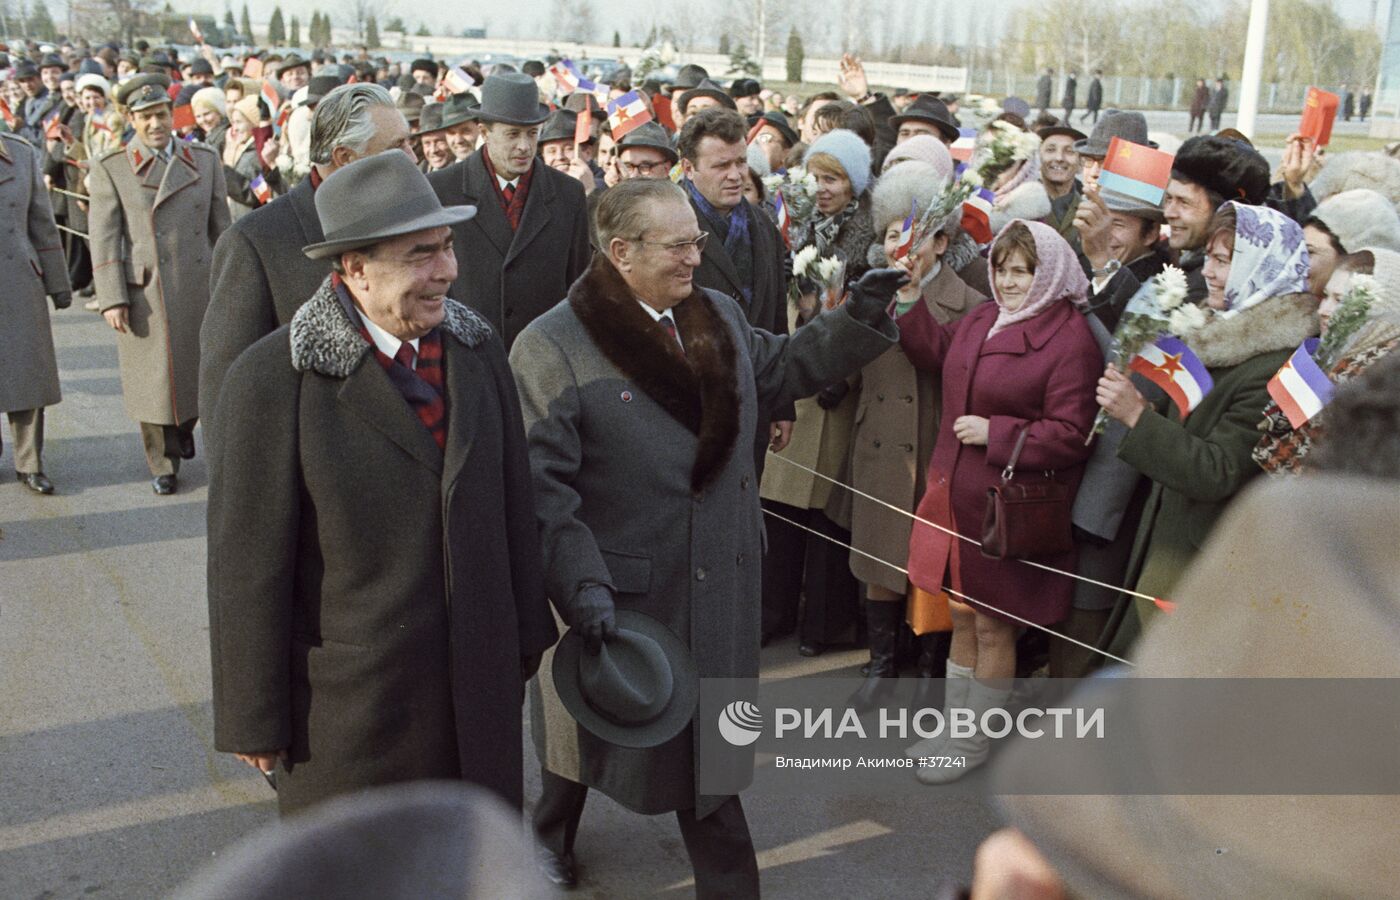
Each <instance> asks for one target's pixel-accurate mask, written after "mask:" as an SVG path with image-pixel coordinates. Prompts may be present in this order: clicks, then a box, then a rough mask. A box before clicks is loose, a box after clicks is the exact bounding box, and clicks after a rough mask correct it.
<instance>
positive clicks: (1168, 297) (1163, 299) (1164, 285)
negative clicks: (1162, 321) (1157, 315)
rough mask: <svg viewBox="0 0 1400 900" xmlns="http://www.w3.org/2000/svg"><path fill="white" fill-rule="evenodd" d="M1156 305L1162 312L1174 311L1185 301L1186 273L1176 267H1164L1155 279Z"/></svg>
mask: <svg viewBox="0 0 1400 900" xmlns="http://www.w3.org/2000/svg"><path fill="white" fill-rule="evenodd" d="M1156 282H1157V284H1156V293H1157V305H1158V306H1159V307H1161V308H1162V309H1163V310H1166V311H1171V310H1173V309H1176V308H1177V307H1178V306H1180V305H1181V304H1182V301H1184V300H1185V299H1186V273H1185V272H1183V271H1181V270H1180V269H1178V268H1177V267H1176V266H1166V267H1165V268H1163V269H1162V271H1161V272H1160V273H1159V274H1158V275H1157V278H1156Z"/></svg>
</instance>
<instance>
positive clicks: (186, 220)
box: [88, 75, 229, 495]
mask: <svg viewBox="0 0 1400 900" xmlns="http://www.w3.org/2000/svg"><path fill="white" fill-rule="evenodd" d="M169 87H170V79H169V78H167V77H166V76H164V75H137V76H135V77H133V78H130V79H128V80H127V81H126V82H124V83H123V84H122V85H121V86H120V87H118V88H117V89H116V92H115V95H116V96H115V99H116V101H117V104H118V106H120V107H122V108H123V110H124V111H125V112H126V114H127V121H128V122H129V123H130V125H131V126H132V127H133V129H134V130H135V136H134V137H133V138H132V139H131V141H130V142H129V143H128V144H127V145H126V148H125V149H121V150H113V151H112V152H110V153H108V154H107V155H106V156H103V157H102V158H100V159H98V160H96V161H94V162H93V163H92V166H91V168H90V170H89V173H88V192H89V193H90V194H91V199H90V204H91V205H90V208H89V211H88V231H89V235H90V237H89V241H90V243H91V247H92V273H93V274H92V278H93V285H94V287H95V288H96V293H97V303H98V309H100V310H101V311H102V315H103V317H104V318H105V319H106V320H107V324H108V325H110V326H111V327H112V329H113V330H115V331H116V332H117V350H118V354H119V356H120V358H121V374H122V395H123V398H124V400H125V406H126V411H127V414H128V415H130V416H131V417H132V418H133V419H135V420H136V421H137V422H140V423H141V442H142V444H143V446H144V448H145V451H146V463H147V465H148V466H149V467H150V470H151V475H152V476H154V478H153V481H152V482H151V487H152V489H153V490H154V491H155V492H156V493H157V494H161V495H165V494H173V493H175V490H176V487H177V481H176V474H177V473H178V472H179V470H180V460H182V459H192V458H193V457H194V426H195V422H196V421H197V420H198V418H199V412H200V406H199V378H198V376H199V329H200V326H201V325H202V323H203V321H204V310H205V308H206V307H207V306H208V303H209V260H210V258H211V256H212V255H213V250H214V243H215V242H216V241H217V240H218V239H219V235H221V234H222V233H223V231H224V229H226V228H227V227H228V225H229V208H228V203H227V189H226V186H225V184H224V167H223V163H222V162H221V161H220V159H219V157H218V155H217V154H216V153H215V152H214V151H213V150H212V149H211V148H209V147H208V146H206V145H204V144H201V143H198V142H193V143H187V142H185V141H176V140H175V138H174V128H173V127H172V125H173V123H172V119H171V102H170V95H169V94H168V93H167V90H168V89H169Z"/></svg>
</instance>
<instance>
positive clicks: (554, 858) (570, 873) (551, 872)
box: [535, 847, 578, 888]
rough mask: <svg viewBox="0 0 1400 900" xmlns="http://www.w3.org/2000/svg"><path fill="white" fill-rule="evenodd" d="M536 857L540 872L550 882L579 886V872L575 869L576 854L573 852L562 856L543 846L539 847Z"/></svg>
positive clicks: (563, 885)
mask: <svg viewBox="0 0 1400 900" xmlns="http://www.w3.org/2000/svg"><path fill="white" fill-rule="evenodd" d="M535 859H536V861H537V862H538V863H539V867H540V874H542V875H543V876H544V877H545V879H546V880H548V881H549V883H550V884H554V885H558V886H559V887H562V888H575V887H578V873H577V872H575V871H574V855H573V854H572V853H568V854H565V855H564V856H560V855H559V854H557V853H554V852H552V851H550V850H546V849H544V848H543V847H538V848H536V856H535Z"/></svg>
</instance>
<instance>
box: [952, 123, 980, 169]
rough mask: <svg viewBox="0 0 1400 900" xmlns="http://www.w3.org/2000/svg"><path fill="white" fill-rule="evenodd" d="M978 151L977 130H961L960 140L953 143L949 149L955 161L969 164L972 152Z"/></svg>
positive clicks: (959, 133) (959, 131)
mask: <svg viewBox="0 0 1400 900" xmlns="http://www.w3.org/2000/svg"><path fill="white" fill-rule="evenodd" d="M976 149H977V129H976V128H959V129H958V139H957V140H956V141H953V143H952V145H950V146H949V147H948V152H949V153H950V154H952V157H953V159H955V160H957V161H958V162H964V163H965V162H967V161H968V160H969V159H972V152H973V151H974V150H976Z"/></svg>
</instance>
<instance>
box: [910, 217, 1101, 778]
mask: <svg viewBox="0 0 1400 900" xmlns="http://www.w3.org/2000/svg"><path fill="white" fill-rule="evenodd" d="M989 258H990V269H991V280H992V296H993V298H994V299H995V300H996V303H995V304H992V303H984V304H982V305H981V306H978V307H976V308H975V309H973V311H972V312H970V313H968V314H967V315H966V316H965V317H963V318H962V319H960V320H959V321H957V322H955V323H952V324H949V325H939V324H937V323H936V322H935V321H934V320H933V317H932V316H931V315H929V313H928V310H927V309H926V307H925V306H924V305H923V304H919V305H917V306H915V307H914V308H913V310H911V311H910V312H908V313H906V314H905V315H903V316H901V317H900V318H899V330H900V344H901V345H902V346H903V348H904V350H905V353H906V354H907V355H908V357H909V359H910V361H911V362H913V364H914V365H915V366H916V367H918V368H921V369H926V370H929V371H933V372H938V373H941V375H942V381H943V414H942V420H941V424H940V426H939V432H938V440H937V442H936V443H935V445H934V451H933V458H932V459H931V460H930V461H929V467H928V475H927V478H926V483H927V485H928V487H927V489H926V490H925V492H924V496H923V498H922V499H921V500H920V501H919V507H918V515H919V517H920V518H922V519H926V520H928V521H931V522H936V523H938V524H939V525H942V526H943V527H945V528H949V529H952V530H954V531H956V532H958V533H959V534H963V535H967V536H969V537H972V538H974V539H977V538H980V537H981V528H982V519H983V515H984V512H985V510H986V506H987V490H988V488H990V487H992V486H993V485H996V484H998V483H1000V481H1001V473H1002V469H1004V468H1005V467H1006V465H1007V464H1008V463H1009V462H1010V459H1011V454H1012V450H1013V448H1014V447H1015V445H1016V442H1017V439H1018V438H1019V437H1020V436H1021V434H1022V432H1024V433H1025V435H1026V441H1025V446H1024V447H1023V449H1022V450H1021V456H1020V460H1019V462H1018V463H1017V472H1018V473H1019V474H1018V476H1017V477H1018V478H1037V479H1039V478H1043V477H1044V475H1043V474H1042V473H1044V472H1046V471H1053V472H1054V473H1055V478H1056V480H1057V481H1059V482H1060V483H1062V484H1065V485H1068V486H1069V489H1070V492H1071V501H1072V500H1073V492H1074V491H1075V490H1076V489H1077V488H1078V486H1079V479H1080V476H1081V475H1082V474H1083V469H1084V462H1085V460H1086V459H1088V457H1089V452H1090V448H1089V446H1087V444H1086V439H1087V438H1088V435H1089V430H1090V428H1092V427H1093V422H1094V416H1095V414H1096V412H1097V408H1098V407H1097V404H1096V403H1095V401H1094V386H1095V384H1096V383H1097V381H1098V376H1099V373H1100V371H1101V370H1102V368H1103V354H1102V352H1101V351H1100V350H1099V347H1098V344H1096V343H1095V341H1094V337H1093V334H1092V333H1091V332H1090V330H1089V325H1088V324H1087V322H1086V321H1085V319H1084V316H1083V315H1082V314H1081V312H1080V310H1079V309H1077V308H1076V307H1081V308H1082V307H1083V306H1084V305H1085V303H1086V302H1087V301H1086V292H1087V290H1088V286H1089V285H1088V281H1087V279H1086V278H1085V277H1084V272H1083V269H1081V268H1080V265H1079V261H1078V259H1077V258H1076V256H1075V253H1074V251H1073V250H1072V249H1070V246H1069V244H1067V243H1065V240H1064V239H1063V238H1061V237H1060V236H1059V235H1058V234H1056V233H1055V230H1054V229H1053V228H1051V227H1049V226H1048V225H1043V224H1041V223H1039V222H1026V221H1023V220H1020V219H1017V220H1015V221H1013V222H1011V223H1010V224H1008V225H1007V226H1006V227H1005V228H1004V229H1003V230H1002V232H1001V233H1000V234H999V235H997V238H996V240H995V241H994V242H993V243H992V249H991V253H990V254H989ZM1037 561H1038V562H1042V563H1044V564H1046V565H1048V566H1053V567H1055V568H1057V569H1061V570H1066V571H1073V570H1074V551H1073V550H1071V551H1069V552H1067V553H1064V554H1061V555H1058V556H1051V557H1047V558H1043V559H1039V560H1037ZM909 579H910V581H912V582H913V583H914V584H915V585H916V586H917V587H919V588H921V589H923V590H925V591H929V592H932V593H937V592H938V591H940V590H942V589H943V588H944V587H951V588H952V589H953V590H955V591H958V592H959V593H960V594H964V595H966V596H968V597H970V598H972V599H974V600H976V601H980V602H977V603H962V602H959V601H957V600H956V599H954V602H953V604H952V612H953V641H952V649H951V651H950V653H949V657H948V680H947V700H946V702H945V710H947V709H953V708H970V709H973V710H975V711H976V714H977V718H978V720H979V721H980V720H981V715H982V713H983V712H985V711H986V710H988V709H993V708H997V707H1002V706H1004V705H1005V704H1006V701H1007V699H1008V697H1009V695H1010V679H1011V678H1012V677H1013V676H1014V675H1015V673H1016V639H1017V637H1018V636H1019V634H1020V630H1021V628H1022V627H1023V624H1022V622H1020V621H1017V620H1018V619H1020V620H1024V621H1028V622H1033V623H1035V624H1038V625H1052V624H1054V623H1056V622H1058V621H1060V620H1061V619H1063V618H1064V617H1065V615H1066V614H1067V613H1068V612H1069V606H1070V596H1071V594H1072V589H1073V586H1074V585H1073V582H1072V581H1071V580H1070V579H1068V578H1066V577H1064V576H1062V575H1056V574H1054V573H1050V572H1046V571H1044V570H1041V569H1036V568H1033V567H1031V566H1028V565H1026V564H1025V563H1023V562H1019V561H1017V560H1005V561H1003V560H997V559H991V558H989V557H986V556H983V555H982V553H981V551H980V550H979V549H978V547H977V546H976V545H975V544H971V543H968V542H966V541H961V540H958V539H957V538H954V537H951V536H950V535H948V534H947V533H946V532H943V531H940V530H938V529H936V528H932V527H930V526H928V525H924V524H922V523H919V522H916V523H915V524H914V530H913V533H912V535H911V536H910V540H909ZM983 604H986V605H983ZM993 607H994V608H995V609H996V610H1001V611H1002V612H996V611H994V610H993ZM1003 612H1004V613H1007V614H1009V615H1004V614H1003ZM974 676H975V677H974ZM946 731H947V729H946V728H945V729H944V734H941V735H940V736H938V737H935V738H932V739H930V740H925V741H920V742H919V743H918V744H915V745H914V746H913V747H911V748H910V750H909V753H910V755H911V756H915V757H921V756H952V757H963V758H965V760H966V765H965V766H961V767H949V768H920V769H918V770H917V771H918V775H919V780H920V781H923V782H925V783H928V784H937V783H942V782H947V781H952V780H954V779H956V778H958V777H960V776H961V775H963V774H965V773H966V772H967V771H968V770H969V769H971V768H974V767H975V766H977V765H979V764H980V763H981V762H982V761H983V760H984V759H985V758H986V755H987V738H986V737H985V736H984V735H981V734H980V733H979V734H978V735H976V736H974V737H972V738H948V737H946V736H945V735H946Z"/></svg>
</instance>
